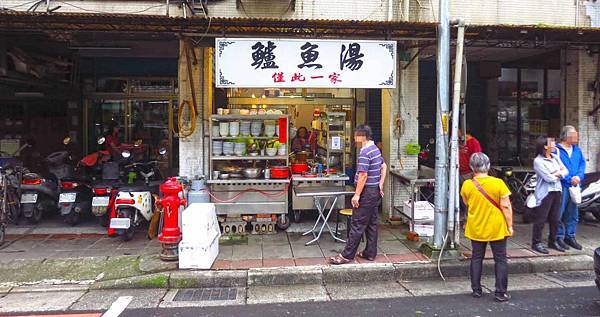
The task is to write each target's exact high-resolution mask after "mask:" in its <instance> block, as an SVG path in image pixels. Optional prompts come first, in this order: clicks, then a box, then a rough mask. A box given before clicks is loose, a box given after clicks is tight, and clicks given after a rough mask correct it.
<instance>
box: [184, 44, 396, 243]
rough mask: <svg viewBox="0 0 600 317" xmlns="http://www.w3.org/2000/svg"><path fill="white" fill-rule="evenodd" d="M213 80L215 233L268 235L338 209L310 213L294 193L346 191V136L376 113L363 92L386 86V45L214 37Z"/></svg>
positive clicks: (350, 149) (392, 61)
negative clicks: (218, 229)
mask: <svg viewBox="0 0 600 317" xmlns="http://www.w3.org/2000/svg"><path fill="white" fill-rule="evenodd" d="M214 78H215V79H214V84H211V86H213V85H214V89H215V90H214V94H213V95H214V101H213V102H212V109H210V111H209V117H208V118H207V119H208V120H207V121H208V124H207V132H206V135H207V140H208V142H207V143H206V146H205V147H204V149H205V150H206V151H208V153H207V170H206V171H205V175H206V178H207V183H208V186H209V190H210V201H211V202H213V203H214V204H215V206H216V212H217V214H218V216H219V218H220V221H221V225H222V229H223V232H224V233H225V234H230V233H246V232H253V233H274V232H275V231H276V230H277V229H279V230H285V229H287V228H288V227H289V226H290V222H291V219H293V220H294V221H296V222H301V221H302V219H303V218H304V219H305V220H307V221H308V219H309V218H310V219H313V220H311V221H314V213H309V214H307V212H309V211H314V210H320V211H321V213H322V214H320V215H319V216H318V217H317V219H318V220H317V223H318V222H319V220H321V218H320V217H321V216H323V217H326V218H329V216H330V215H329V213H331V210H333V209H337V210H341V209H344V208H345V207H346V202H345V199H344V197H343V195H332V196H331V199H329V200H328V201H327V202H324V203H322V204H320V203H319V202H318V201H317V200H316V199H315V198H314V197H311V196H306V195H300V194H299V193H300V192H304V191H307V190H308V191H310V190H311V189H312V190H314V191H315V195H317V196H318V195H319V193H318V191H319V190H323V189H324V188H328V189H332V190H338V191H339V190H341V191H344V190H346V191H347V190H348V185H351V184H353V178H354V173H353V171H354V170H355V161H356V145H355V144H354V141H353V138H352V130H353V128H354V127H356V126H357V125H359V124H366V123H368V122H369V118H368V117H369V114H370V111H369V109H370V108H381V103H380V100H378V101H379V102H376V101H374V100H372V99H371V100H369V98H368V97H367V96H368V95H369V93H368V92H369V91H372V90H379V89H386V88H394V87H395V86H396V43H395V42H393V41H353V40H304V39H298V40H295V39H285V40H281V39H265V38H262V39H258V38H257V39H252V38H244V39H236V38H221V39H216V42H215V77H214ZM379 113H381V111H379ZM370 119H371V120H374V121H379V122H380V121H381V117H379V118H370ZM377 137H378V138H379V139H376V142H380V141H381V136H380V135H379V136H376V138H377ZM183 145H184V143H182V145H180V146H183ZM196 151H198V155H199V156H202V154H201V149H196ZM333 201H335V205H334V206H333V207H334V208H331V207H332V202H333ZM319 204H320V206H319ZM315 226H316V224H315ZM313 229H314V228H313ZM307 241H308V240H307Z"/></svg>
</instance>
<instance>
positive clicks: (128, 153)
mask: <svg viewBox="0 0 600 317" xmlns="http://www.w3.org/2000/svg"><path fill="white" fill-rule="evenodd" d="M121 156H122V157H124V158H130V157H131V152H129V151H127V150H125V151H123V152H121Z"/></svg>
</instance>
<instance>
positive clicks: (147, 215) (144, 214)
mask: <svg viewBox="0 0 600 317" xmlns="http://www.w3.org/2000/svg"><path fill="white" fill-rule="evenodd" d="M159 153H160V155H165V154H166V150H165V149H161V150H160V152H159ZM122 155H123V157H124V158H125V159H129V158H130V156H131V153H130V152H129V151H123V153H122ZM125 168H126V169H127V170H129V173H128V178H129V181H128V183H129V184H131V183H134V181H133V178H134V175H140V176H142V177H143V178H144V182H143V184H139V183H138V184H131V185H125V186H123V187H121V188H120V189H119V193H118V194H117V196H116V199H115V207H116V215H115V217H113V218H111V219H110V228H111V229H116V231H117V234H118V235H119V236H120V237H121V239H122V240H123V241H129V240H131V239H132V238H133V236H134V234H135V229H136V227H139V226H140V225H141V224H142V222H143V221H144V220H146V221H150V219H151V218H152V215H153V214H154V201H155V199H154V196H153V195H157V194H158V187H159V185H160V183H161V180H162V177H161V175H160V171H159V169H158V161H149V162H143V163H132V164H129V165H127V166H125Z"/></svg>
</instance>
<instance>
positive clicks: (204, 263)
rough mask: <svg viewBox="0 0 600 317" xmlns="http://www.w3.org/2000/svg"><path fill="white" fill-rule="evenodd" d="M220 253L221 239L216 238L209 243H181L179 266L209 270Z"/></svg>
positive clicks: (181, 267)
mask: <svg viewBox="0 0 600 317" xmlns="http://www.w3.org/2000/svg"><path fill="white" fill-rule="evenodd" d="M218 255H219V239H218V238H215V239H214V240H213V241H212V243H210V244H209V245H202V244H197V243H189V242H185V241H181V242H180V243H179V268H180V269H199V270H209V269H210V268H211V267H212V265H213V263H214V262H215V260H216V259H217V256H218Z"/></svg>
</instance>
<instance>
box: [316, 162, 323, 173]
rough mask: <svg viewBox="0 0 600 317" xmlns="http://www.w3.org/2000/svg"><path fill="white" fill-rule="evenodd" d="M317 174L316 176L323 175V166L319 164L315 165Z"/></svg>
mask: <svg viewBox="0 0 600 317" xmlns="http://www.w3.org/2000/svg"><path fill="white" fill-rule="evenodd" d="M317 174H318V175H319V176H321V175H323V164H321V163H319V164H318V165H317Z"/></svg>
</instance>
